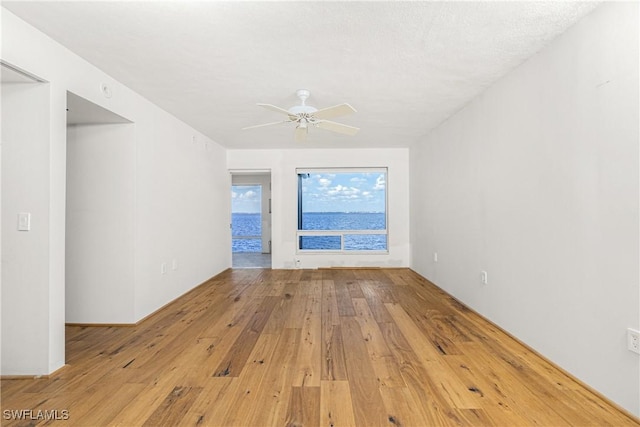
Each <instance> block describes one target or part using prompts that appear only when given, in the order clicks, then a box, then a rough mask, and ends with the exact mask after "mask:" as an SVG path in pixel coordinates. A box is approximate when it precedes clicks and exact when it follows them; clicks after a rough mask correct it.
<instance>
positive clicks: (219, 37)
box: [2, 1, 597, 148]
mask: <svg viewBox="0 0 640 427" xmlns="http://www.w3.org/2000/svg"><path fill="white" fill-rule="evenodd" d="M2 5H3V6H4V7H6V8H7V9H9V10H10V11H12V12H13V13H15V14H16V15H18V16H19V17H21V18H22V19H24V20H25V21H27V22H29V23H30V24H32V25H33V26H35V27H36V28H39V29H40V30H41V31H43V32H45V33H47V34H48V35H50V36H51V37H52V38H53V39H55V40H57V41H59V42H60V43H62V44H63V45H65V46H66V47H68V48H69V49H70V50H72V51H74V52H76V53H77V54H78V55H80V56H82V57H84V58H85V59H86V60H88V61H89V62H91V63H93V64H94V65H96V66H97V67H99V68H101V69H102V70H104V71H105V72H107V73H108V74H110V75H111V76H112V77H114V78H115V79H117V80H119V81H120V82H122V83H124V84H125V85H127V86H128V87H130V88H132V89H133V90H135V91H136V92H138V93H140V94H142V95H143V96H145V97H146V98H148V99H149V100H151V101H152V102H154V103H156V104H157V105H159V106H160V107H162V108H164V109H165V110H167V111H169V112H171V113H172V114H174V115H175V116H177V117H179V118H180V119H182V120H183V121H185V122H186V123H188V124H190V125H192V126H193V127H195V128H197V129H198V130H200V131H201V132H203V133H205V134H207V135H209V136H210V137H211V138H212V139H213V140H215V141H217V142H218V143H220V144H222V145H224V146H226V147H229V148H290V147H328V148H333V147H362V148H368V147H397V146H404V147H406V146H409V145H411V144H412V143H414V142H416V141H420V140H421V139H422V138H423V137H424V136H425V135H426V134H427V133H428V132H429V131H430V130H431V129H433V128H434V127H435V126H437V125H438V124H439V123H441V122H442V121H444V120H446V119H447V118H448V117H449V116H451V115H452V114H453V113H455V112H456V111H458V110H459V109H461V108H463V107H464V106H465V105H466V104H467V103H468V102H469V101H470V100H472V99H473V98H474V97H475V96H477V95H478V94H479V93H481V92H482V91H483V90H485V89H486V88H487V87H488V86H490V85H491V84H492V83H493V82H495V81H496V80H497V79H499V78H500V77H501V76H503V75H504V74H506V73H507V72H509V71H510V70H511V69H513V68H514V67H516V66H518V65H519V64H520V63H522V62H523V61H524V60H526V59H527V58H529V57H530V56H532V55H534V54H535V53H536V52H537V51H539V50H540V49H542V48H543V47H544V46H546V45H547V44H549V42H550V41H551V40H553V39H554V38H555V37H556V36H558V35H559V34H561V33H562V32H563V31H565V30H566V29H567V28H568V27H569V26H571V25H572V24H574V23H575V22H576V21H577V20H579V19H580V18H581V17H583V16H584V15H586V14H587V13H589V12H590V11H591V10H592V9H593V8H594V7H595V6H596V5H597V3H593V2H590V3H583V2H563V1H555V2H322V1H297V2H271V1H269V2H244V1H242V2H241V1H231V2H225V1H216V2H213V1H199V2H192V1H174V2H157V1H144V2H126V1H118V2H104V1H101V2H77V1H75V2H57V1H47V2H10V1H3V2H2ZM300 88H304V89H309V90H310V91H311V97H310V98H309V100H308V101H307V104H309V105H313V106H315V107H317V108H324V107H329V106H332V105H335V104H339V103H342V102H348V103H350V104H351V105H353V106H354V107H355V108H356V110H358V112H357V113H356V114H354V115H352V116H347V117H344V118H338V119H336V121H340V122H342V123H345V124H348V125H352V126H358V127H360V128H361V131H360V132H359V133H358V134H357V135H356V136H344V135H336V134H333V133H330V132H327V131H325V130H322V129H311V130H310V131H309V135H310V137H309V138H308V140H307V141H306V142H304V143H296V142H295V141H294V139H293V124H291V123H288V124H282V125H277V126H271V127H265V128H259V129H252V130H244V131H243V130H241V128H243V127H245V126H250V125H255V124H261V123H267V122H273V121H277V120H280V119H281V117H280V116H278V114H277V113H274V112H270V111H267V110H264V109H261V108H260V107H257V106H256V105H255V104H256V103H258V102H260V103H269V104H275V105H278V106H281V107H284V108H289V107H291V106H293V105H296V104H297V98H296V96H295V91H296V89H300Z"/></svg>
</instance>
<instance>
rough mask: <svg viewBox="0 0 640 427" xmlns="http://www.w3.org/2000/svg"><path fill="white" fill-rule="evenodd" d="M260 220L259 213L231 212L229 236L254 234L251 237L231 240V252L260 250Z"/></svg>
mask: <svg viewBox="0 0 640 427" xmlns="http://www.w3.org/2000/svg"><path fill="white" fill-rule="evenodd" d="M261 234H262V221H261V220H260V214H259V213H233V214H231V236H256V237H255V238H253V239H233V238H232V240H231V250H232V251H233V252H262V239H261V237H260V236H261Z"/></svg>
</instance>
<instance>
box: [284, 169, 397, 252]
mask: <svg viewBox="0 0 640 427" xmlns="http://www.w3.org/2000/svg"><path fill="white" fill-rule="evenodd" d="M339 173H344V174H346V173H378V174H384V177H385V188H384V217H385V221H384V225H385V228H384V229H378V230H302V229H301V225H302V214H303V210H302V198H303V197H302V196H303V191H302V178H301V175H302V174H309V175H311V174H339ZM296 177H297V180H298V183H297V192H298V200H297V208H298V213H297V218H296V219H297V226H296V253H297V254H341V255H348V254H354V255H363V254H366V255H388V254H389V168H388V167H386V166H384V167H349V168H296ZM349 235H384V236H386V245H385V249H345V248H344V244H345V236H349ZM304 236H340V249H303V248H300V242H301V240H302V239H301V237H304Z"/></svg>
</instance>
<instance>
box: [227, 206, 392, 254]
mask: <svg viewBox="0 0 640 427" xmlns="http://www.w3.org/2000/svg"><path fill="white" fill-rule="evenodd" d="M231 219H232V236H256V238H254V239H233V246H232V250H233V252H261V251H262V242H261V240H260V234H261V232H262V231H261V227H262V224H261V220H260V214H258V213H255V214H250V213H234V214H232V216H231ZM385 228H386V226H385V214H384V213H368V212H352V213H347V212H311V213H305V214H303V216H302V229H303V230H384V229H385ZM300 239H301V241H300V248H301V249H325V250H340V236H301V237H300ZM344 249H345V250H386V249H387V236H386V235H385V234H347V235H345V236H344Z"/></svg>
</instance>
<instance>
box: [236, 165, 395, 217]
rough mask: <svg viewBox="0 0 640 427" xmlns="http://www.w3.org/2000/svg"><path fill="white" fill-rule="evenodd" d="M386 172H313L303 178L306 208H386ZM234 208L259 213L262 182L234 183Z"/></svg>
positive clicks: (347, 209) (371, 210) (334, 209)
mask: <svg viewBox="0 0 640 427" xmlns="http://www.w3.org/2000/svg"><path fill="white" fill-rule="evenodd" d="M386 186H387V182H386V174H384V173H381V172H366V173H342V172H340V173H312V174H310V175H309V177H308V178H305V179H303V180H302V192H303V193H302V194H303V196H302V201H303V204H302V209H303V211H304V212H384V211H385V205H386V201H385V193H386ZM231 207H232V212H238V213H258V212H260V208H261V187H260V186H259V185H234V186H233V188H232V190H231Z"/></svg>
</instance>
